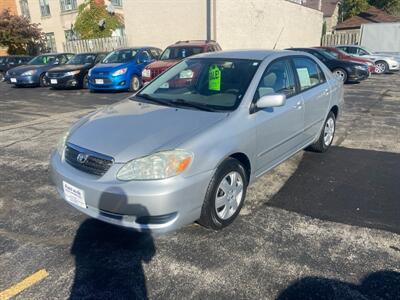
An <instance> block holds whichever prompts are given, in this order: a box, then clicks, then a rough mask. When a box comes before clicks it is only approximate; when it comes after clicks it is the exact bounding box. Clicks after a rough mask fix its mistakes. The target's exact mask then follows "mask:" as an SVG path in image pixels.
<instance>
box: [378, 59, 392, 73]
mask: <svg viewBox="0 0 400 300" xmlns="http://www.w3.org/2000/svg"><path fill="white" fill-rule="evenodd" d="M388 71H389V65H388V64H387V62H386V61H383V60H378V61H377V62H376V63H375V73H376V74H385V73H387V72H388Z"/></svg>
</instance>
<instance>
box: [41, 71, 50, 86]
mask: <svg viewBox="0 0 400 300" xmlns="http://www.w3.org/2000/svg"><path fill="white" fill-rule="evenodd" d="M44 76H45V74H42V75H40V77H39V85H40V87H47V86H48V84H47V82H46V78H45V77H44Z"/></svg>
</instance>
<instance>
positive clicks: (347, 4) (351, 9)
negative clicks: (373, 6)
mask: <svg viewBox="0 0 400 300" xmlns="http://www.w3.org/2000/svg"><path fill="white" fill-rule="evenodd" d="M368 8H369V3H368V0H344V1H343V6H342V9H343V16H344V18H345V19H348V18H350V17H352V16H355V15H358V14H359V13H360V12H363V11H365V10H367V9H368Z"/></svg>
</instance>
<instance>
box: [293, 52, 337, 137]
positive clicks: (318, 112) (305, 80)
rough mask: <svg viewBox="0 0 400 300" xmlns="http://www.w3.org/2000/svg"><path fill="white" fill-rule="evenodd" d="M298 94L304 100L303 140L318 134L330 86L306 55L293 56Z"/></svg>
mask: <svg viewBox="0 0 400 300" xmlns="http://www.w3.org/2000/svg"><path fill="white" fill-rule="evenodd" d="M293 65H294V68H295V70H296V72H295V73H296V78H297V81H298V85H299V88H300V95H301V96H302V98H303V102H304V140H305V141H312V140H313V139H315V137H316V136H317V135H318V134H319V132H320V129H321V125H322V122H323V121H324V120H325V118H326V113H327V109H328V106H329V103H330V97H331V94H330V88H329V84H328V82H327V80H326V78H325V75H324V73H323V71H322V70H321V68H320V66H319V65H318V63H317V62H316V61H314V60H313V59H312V58H309V57H306V56H296V57H293Z"/></svg>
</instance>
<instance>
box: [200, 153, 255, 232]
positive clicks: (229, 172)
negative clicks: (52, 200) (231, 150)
mask: <svg viewBox="0 0 400 300" xmlns="http://www.w3.org/2000/svg"><path fill="white" fill-rule="evenodd" d="M247 184H248V180H247V176H246V172H245V170H244V168H243V166H242V165H241V164H240V162H239V161H238V160H236V159H234V158H228V159H227V160H225V161H224V162H223V163H222V164H221V165H220V166H219V167H218V168H217V171H216V172H215V174H214V176H213V178H212V179H211V182H210V184H209V186H208V189H207V193H206V197H205V199H204V203H203V207H202V210H201V216H200V219H199V221H198V222H199V223H200V224H201V225H203V226H205V227H208V228H212V229H215V230H219V229H222V228H224V227H226V226H228V225H229V224H231V223H232V222H233V220H234V219H235V218H236V217H237V215H238V214H239V212H240V210H241V208H242V206H243V203H244V199H245V198H246V190H247Z"/></svg>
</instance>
